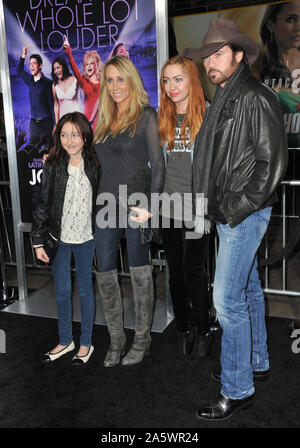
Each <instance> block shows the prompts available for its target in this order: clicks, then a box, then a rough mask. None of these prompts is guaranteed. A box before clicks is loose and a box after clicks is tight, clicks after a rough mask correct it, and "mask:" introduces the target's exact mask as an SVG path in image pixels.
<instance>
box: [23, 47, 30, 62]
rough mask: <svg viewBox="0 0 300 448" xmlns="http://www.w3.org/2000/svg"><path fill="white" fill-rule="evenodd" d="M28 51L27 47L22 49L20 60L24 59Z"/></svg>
mask: <svg viewBox="0 0 300 448" xmlns="http://www.w3.org/2000/svg"><path fill="white" fill-rule="evenodd" d="M28 50H29V46H28V45H27V47H23V52H22V58H23V59H25V58H26V55H27V53H28Z"/></svg>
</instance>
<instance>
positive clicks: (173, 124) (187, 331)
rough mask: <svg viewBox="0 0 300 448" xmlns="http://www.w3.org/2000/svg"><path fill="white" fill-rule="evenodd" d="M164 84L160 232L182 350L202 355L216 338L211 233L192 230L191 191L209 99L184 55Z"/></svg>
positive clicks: (172, 63) (166, 70) (168, 68)
mask: <svg viewBox="0 0 300 448" xmlns="http://www.w3.org/2000/svg"><path fill="white" fill-rule="evenodd" d="M160 88H161V98H160V107H159V114H158V122H159V132H160V138H161V144H162V145H163V146H164V152H165V159H166V175H165V186H164V193H166V195H165V197H164V200H163V201H162V208H161V215H162V217H161V232H162V239H163V247H164V250H165V256H166V260H167V263H168V267H169V286H170V292H171V297H172V302H173V310H174V315H175V320H176V326H177V331H178V333H177V334H178V349H179V351H180V352H181V353H182V352H183V354H184V355H185V356H189V355H191V354H192V352H193V346H195V351H196V354H197V355H198V356H200V357H203V356H205V355H207V354H208V352H209V348H210V345H211V341H212V336H211V333H210V323H209V306H210V299H209V291H208V282H207V272H206V259H207V253H208V248H209V235H206V234H205V235H202V236H201V234H199V233H196V232H194V223H193V217H192V199H191V192H192V163H193V150H194V142H195V139H196V136H197V133H198V131H199V129H200V126H201V124H202V120H203V115H204V112H205V99H204V93H203V89H202V86H201V82H200V79H199V76H198V70H197V67H196V65H195V64H194V62H193V61H191V60H190V59H187V58H185V57H181V56H175V57H173V58H172V59H170V60H169V61H168V62H167V63H166V64H165V65H164V67H163V69H162V73H161V77H160ZM187 193H188V194H187ZM171 195H172V196H171ZM170 196H171V197H170ZM183 199H184V200H183ZM183 210H184V214H183ZM187 212H190V213H189V215H190V218H188V217H187ZM189 304H191V306H192V317H191V313H190V306H189ZM196 329H197V330H196ZM195 330H196V331H195ZM196 337H197V338H196Z"/></svg>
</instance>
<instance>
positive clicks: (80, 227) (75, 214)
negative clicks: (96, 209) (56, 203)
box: [60, 160, 93, 244]
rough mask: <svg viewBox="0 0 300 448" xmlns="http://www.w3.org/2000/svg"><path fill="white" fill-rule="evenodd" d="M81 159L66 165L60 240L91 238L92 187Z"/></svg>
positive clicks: (70, 240) (67, 241)
mask: <svg viewBox="0 0 300 448" xmlns="http://www.w3.org/2000/svg"><path fill="white" fill-rule="evenodd" d="M83 163H84V162H83V160H82V161H81V163H80V164H79V165H78V166H71V165H69V166H68V173H69V179H68V182H67V187H66V193H65V199H64V206H63V214H62V221H61V222H62V228H61V237H60V239H61V241H63V242H64V243H70V244H81V243H85V242H86V241H89V240H91V239H92V238H93V233H92V220H91V214H92V196H93V195H92V187H91V184H90V181H89V180H88V178H87V176H86V174H85V172H84V164H83Z"/></svg>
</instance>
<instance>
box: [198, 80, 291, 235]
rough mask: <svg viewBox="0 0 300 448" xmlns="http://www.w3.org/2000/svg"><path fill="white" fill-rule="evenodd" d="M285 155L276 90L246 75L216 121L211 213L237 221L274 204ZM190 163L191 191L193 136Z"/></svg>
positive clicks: (223, 219) (232, 224) (218, 218)
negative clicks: (217, 121)
mask: <svg viewBox="0 0 300 448" xmlns="http://www.w3.org/2000/svg"><path fill="white" fill-rule="evenodd" d="M287 157H288V152H287V137H286V132H285V128H284V122H283V116H282V112H281V108H280V103H279V100H278V96H277V94H276V93H275V92H274V91H273V90H272V89H271V88H269V87H267V86H266V85H265V84H263V83H262V82H260V81H257V80H256V79H254V78H253V77H251V76H250V77H249V76H245V82H243V83H242V85H241V86H240V88H238V89H237V90H236V91H235V93H234V94H233V96H232V98H230V100H228V101H227V103H226V104H225V107H224V108H223V111H222V112H221V114H220V119H219V123H218V124H217V128H216V133H215V140H214V153H213V163H212V169H211V174H210V179H209V189H208V216H209V218H210V219H211V220H212V221H220V222H222V223H228V224H229V225H230V227H235V226H236V225H238V224H239V223H241V222H242V221H243V220H244V219H245V218H246V217H247V216H249V215H250V214H251V213H253V212H255V211H256V210H259V209H262V208H264V207H267V206H268V205H272V204H274V203H275V202H276V201H277V195H276V191H275V190H276V187H277V186H278V184H279V183H280V181H281V180H282V178H283V176H284V174H285V170H286V166H287ZM193 163H194V164H196V165H195V166H194V170H193V173H194V179H193V185H194V194H195V193H197V191H196V190H197V188H196V187H195V186H196V185H197V172H198V170H197V141H196V144H195V154H194V162H193ZM195 168H196V169H195ZM198 193H201V192H198Z"/></svg>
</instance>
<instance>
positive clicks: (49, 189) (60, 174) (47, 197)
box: [31, 153, 99, 245]
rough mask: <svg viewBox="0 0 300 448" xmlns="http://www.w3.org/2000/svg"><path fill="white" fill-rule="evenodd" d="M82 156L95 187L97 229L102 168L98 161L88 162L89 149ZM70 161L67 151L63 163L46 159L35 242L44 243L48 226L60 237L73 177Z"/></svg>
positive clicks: (35, 226)
mask: <svg viewBox="0 0 300 448" xmlns="http://www.w3.org/2000/svg"><path fill="white" fill-rule="evenodd" d="M82 156H83V159H84V172H85V174H86V176H87V177H88V179H89V181H90V183H91V186H92V190H93V213H92V229H93V230H94V221H95V219H94V217H95V205H96V194H97V188H98V182H99V168H98V167H97V166H96V164H95V163H94V162H91V163H87V160H86V159H87V158H86V154H85V153H83V154H82ZM68 164H69V156H68V154H67V153H65V154H64V155H63V157H62V161H61V162H60V163H57V164H53V163H49V162H48V161H46V163H45V165H44V167H43V174H42V185H41V191H40V197H39V202H38V205H37V206H36V208H35V210H34V211H33V225H32V232H31V238H32V243H33V245H39V244H43V241H44V238H43V234H44V232H45V230H48V231H49V232H50V233H51V234H52V235H53V236H54V237H55V238H57V239H59V238H60V233H61V218H62V212H63V205H64V199H65V192H66V186H67V182H68V177H69V174H68Z"/></svg>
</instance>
